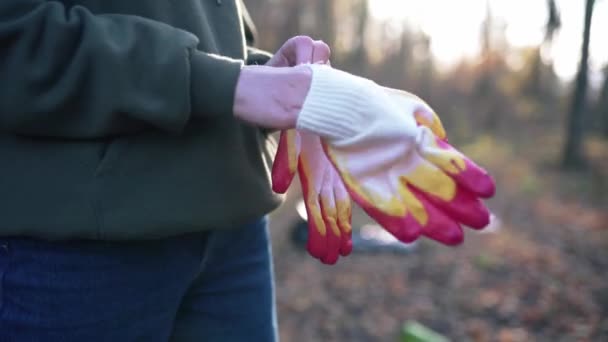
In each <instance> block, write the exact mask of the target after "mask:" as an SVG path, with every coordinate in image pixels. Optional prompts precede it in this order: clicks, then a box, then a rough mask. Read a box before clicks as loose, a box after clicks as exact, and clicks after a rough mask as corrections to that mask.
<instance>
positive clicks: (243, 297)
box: [0, 219, 277, 342]
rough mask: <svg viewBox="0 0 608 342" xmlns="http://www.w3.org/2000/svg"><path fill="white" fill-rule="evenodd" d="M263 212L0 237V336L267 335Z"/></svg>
mask: <svg viewBox="0 0 608 342" xmlns="http://www.w3.org/2000/svg"><path fill="white" fill-rule="evenodd" d="M272 272H273V271H272V259H271V253H270V243H269V238H268V228H267V221H266V219H262V220H258V221H257V222H254V223H252V224H249V225H247V226H244V227H238V228H234V229H232V230H221V231H211V232H205V233H199V234H192V235H188V236H180V237H175V238H170V239H165V240H158V241H139V242H102V241H64V242H50V241H42V240H35V239H26V238H2V237H0V342H29V341H44V342H53V341H62V342H64V341H78V342H81V341H112V342H114V341H120V342H122V341H146V342H153V341H163V342H165V341H222V342H226V341H275V340H276V339H277V333H276V315H275V305H274V292H273V274H272Z"/></svg>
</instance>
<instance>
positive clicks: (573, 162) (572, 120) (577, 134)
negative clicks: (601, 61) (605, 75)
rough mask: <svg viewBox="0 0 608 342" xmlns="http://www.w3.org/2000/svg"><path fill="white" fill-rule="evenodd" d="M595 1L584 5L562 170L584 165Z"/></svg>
mask: <svg viewBox="0 0 608 342" xmlns="http://www.w3.org/2000/svg"><path fill="white" fill-rule="evenodd" d="M594 3H595V0H587V1H586V4H585V28H584V30H583V45H582V52H581V60H580V64H579V67H578V72H577V75H576V85H575V88H574V94H573V97H572V102H571V105H570V113H569V116H568V123H567V128H566V143H565V145H564V150H563V159H562V166H563V167H564V168H580V167H582V166H583V165H584V164H585V163H584V162H585V161H584V157H583V151H582V143H583V130H584V126H583V123H584V115H585V111H586V109H587V108H586V107H587V106H586V97H587V78H588V76H587V74H588V72H589V39H590V35H591V18H592V16H593V5H594Z"/></svg>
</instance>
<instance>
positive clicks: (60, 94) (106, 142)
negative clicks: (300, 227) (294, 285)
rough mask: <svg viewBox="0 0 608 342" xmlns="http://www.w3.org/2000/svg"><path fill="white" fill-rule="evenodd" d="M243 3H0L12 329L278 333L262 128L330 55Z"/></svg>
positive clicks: (27, 334)
mask: <svg viewBox="0 0 608 342" xmlns="http://www.w3.org/2000/svg"><path fill="white" fill-rule="evenodd" d="M255 38H256V35H255V28H254V27H253V26H252V24H251V20H250V19H249V17H248V15H247V13H246V9H245V7H244V4H243V3H242V2H241V1H235V0H204V1H196V0H183V1H166V0H149V1H143V2H142V1H122V0H107V1H95V0H75V1H67V0H60V1H59V0H58V1H42V0H26V1H23V0H4V1H2V2H0V45H1V46H2V50H1V51H0V80H1V82H2V88H1V89H0V158H1V159H2V160H3V163H2V167H1V168H0V196H1V202H0V203H1V205H0V217H1V220H2V221H1V224H0V341H168V340H170V341H201V340H203V341H245V340H247V341H273V340H276V339H277V326H276V324H277V319H276V314H275V307H274V294H273V282H272V281H273V279H272V277H273V275H272V258H271V252H270V244H269V237H268V231H267V220H266V215H267V214H268V213H269V212H270V211H272V210H273V209H275V208H277V206H278V205H279V204H280V202H281V198H280V197H278V196H277V195H276V194H274V193H273V192H272V191H271V187H270V184H269V177H268V170H269V163H270V162H271V156H272V154H273V151H272V148H271V145H272V143H271V142H270V139H269V137H268V132H267V131H266V130H265V129H263V128H270V129H285V128H292V127H294V126H295V119H296V116H297V112H298V108H300V107H301V104H302V101H303V98H304V96H305V95H306V93H307V91H308V89H309V87H310V83H311V73H310V71H309V70H305V69H302V68H288V67H290V66H294V65H295V64H296V60H303V59H311V60H312V58H313V57H314V58H315V59H329V54H330V49H329V47H328V46H327V45H326V44H325V43H323V42H321V41H314V40H313V39H311V38H309V37H305V36H298V37H294V38H292V39H290V40H288V41H287V42H286V43H285V44H284V45H283V46H282V47H281V48H280V49H279V50H278V51H277V53H276V54H274V56H273V55H271V54H269V53H266V52H264V51H261V50H258V49H256V48H254V47H253V45H254V43H255Z"/></svg>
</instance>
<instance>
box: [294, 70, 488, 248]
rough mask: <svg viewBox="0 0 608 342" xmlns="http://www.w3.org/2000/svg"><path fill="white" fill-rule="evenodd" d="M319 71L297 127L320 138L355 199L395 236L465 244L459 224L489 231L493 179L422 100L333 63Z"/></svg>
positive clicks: (403, 239)
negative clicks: (459, 147)
mask: <svg viewBox="0 0 608 342" xmlns="http://www.w3.org/2000/svg"><path fill="white" fill-rule="evenodd" d="M307 67H309V68H311V69H312V71H313V77H312V83H311V87H310V90H309V93H308V95H307V97H306V99H305V101H304V104H303V107H302V110H301V112H300V114H299V116H298V120H297V128H298V129H300V130H302V131H306V132H312V133H314V134H318V135H320V136H321V137H322V143H323V147H324V150H325V152H326V154H327V156H328V157H329V160H330V161H331V162H332V164H333V165H334V166H335V168H336V169H337V171H338V173H339V174H340V176H341V178H342V179H343V181H344V184H345V185H346V188H347V190H348V192H349V193H350V195H351V197H352V199H353V200H354V201H355V202H356V203H357V204H358V205H359V206H361V207H362V208H363V209H364V210H365V212H366V213H367V214H368V215H369V216H370V217H372V218H373V219H374V220H375V221H376V222H378V224H380V225H381V226H382V227H384V228H385V229H386V230H387V231H389V232H390V233H391V234H392V235H394V236H395V237H396V238H397V239H399V240H401V241H403V242H412V241H414V240H416V239H417V238H419V237H420V236H421V235H425V236H427V237H429V238H431V239H434V240H436V241H439V242H441V243H444V244H447V245H456V244H459V243H461V242H462V241H463V232H462V229H461V224H464V225H467V226H469V227H472V228H483V227H484V226H486V225H487V224H488V223H489V218H490V213H489V210H488V209H487V208H486V207H485V206H484V204H483V203H482V201H481V200H480V199H481V198H488V197H491V196H492V195H493V194H494V190H495V186H494V181H493V180H492V178H491V177H490V176H489V175H488V174H487V172H485V171H484V170H483V169H481V168H480V167H479V166H477V165H476V164H474V163H473V162H472V161H471V160H469V159H468V158H467V157H466V156H464V155H463V154H461V153H460V152H458V151H457V150H455V149H454V148H453V147H451V146H450V145H449V144H448V143H447V141H446V140H444V138H445V131H444V129H443V127H442V125H441V122H440V121H439V119H438V117H437V115H436V114H435V113H434V111H433V110H432V109H431V108H430V107H429V106H428V105H427V104H426V103H424V101H422V100H420V99H419V98H417V97H415V96H413V95H411V94H409V93H405V92H401V91H397V90H393V89H389V88H385V87H381V86H379V85H378V84H376V83H374V82H372V81H370V80H367V79H364V78H361V77H357V76H355V75H351V74H348V73H345V72H342V71H339V70H336V69H332V68H330V67H328V66H321V65H308V66H307Z"/></svg>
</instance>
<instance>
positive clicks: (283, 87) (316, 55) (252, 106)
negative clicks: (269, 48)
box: [233, 36, 331, 129]
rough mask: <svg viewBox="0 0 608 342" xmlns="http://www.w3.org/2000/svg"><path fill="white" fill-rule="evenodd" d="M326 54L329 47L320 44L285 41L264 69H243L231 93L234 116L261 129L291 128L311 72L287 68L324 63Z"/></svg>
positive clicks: (308, 40) (307, 39) (309, 40)
mask: <svg viewBox="0 0 608 342" xmlns="http://www.w3.org/2000/svg"><path fill="white" fill-rule="evenodd" d="M330 54H331V51H330V49H329V46H327V44H325V43H323V42H322V41H320V40H313V39H312V38H310V37H307V36H297V37H293V38H291V39H289V40H287V41H286V42H285V43H284V44H283V46H281V48H280V49H279V50H278V51H277V52H276V53H275V54H274V55H273V57H272V58H271V59H270V60H269V61H268V62H267V63H266V65H265V66H245V67H243V69H241V74H240V76H239V81H238V84H237V87H236V91H235V98H234V107H233V112H234V115H235V116H236V117H237V118H239V119H241V120H243V121H246V122H248V123H250V124H254V125H257V126H261V127H264V128H275V129H286V128H293V127H295V123H296V118H297V116H298V113H299V112H300V110H301V109H302V103H303V102H304V98H305V97H306V94H307V93H308V89H309V87H310V80H311V72H310V70H309V69H305V68H289V67H292V66H296V65H298V64H301V63H310V62H318V61H321V62H324V63H325V62H326V61H329V57H330ZM270 67H272V68H270Z"/></svg>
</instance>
